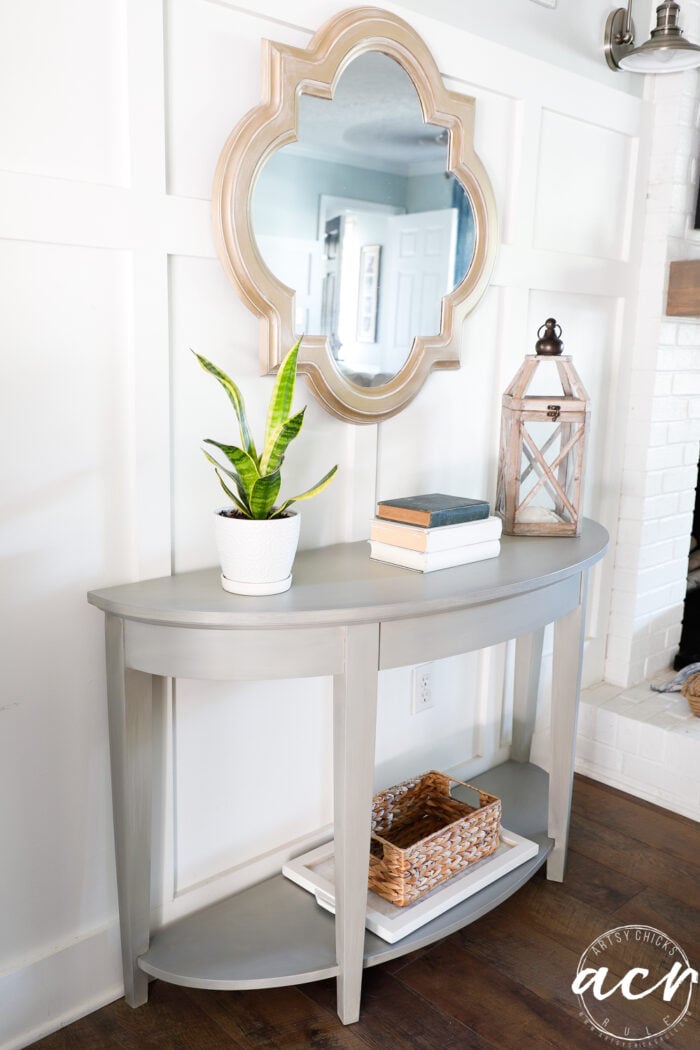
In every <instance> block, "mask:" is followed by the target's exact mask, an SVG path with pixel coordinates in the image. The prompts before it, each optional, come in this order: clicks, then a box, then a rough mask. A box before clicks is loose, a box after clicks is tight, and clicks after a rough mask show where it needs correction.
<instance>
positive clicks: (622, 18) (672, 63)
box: [604, 0, 700, 73]
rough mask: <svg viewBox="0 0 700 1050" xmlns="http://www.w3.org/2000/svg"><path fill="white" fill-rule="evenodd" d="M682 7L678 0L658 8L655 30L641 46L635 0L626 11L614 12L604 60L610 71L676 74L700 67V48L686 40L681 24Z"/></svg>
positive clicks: (667, 1) (608, 32) (607, 32)
mask: <svg viewBox="0 0 700 1050" xmlns="http://www.w3.org/2000/svg"><path fill="white" fill-rule="evenodd" d="M679 11H680V6H679V5H678V4H677V3H676V2H675V0H664V2H663V3H662V4H660V5H659V6H658V7H657V8H656V29H652V31H651V37H650V38H649V40H647V42H646V43H645V44H642V45H641V46H640V47H635V46H634V23H633V22H632V0H628V4H627V10H625V8H624V7H618V9H617V10H616V11H611V13H610V14H609V15H608V20H607V22H606V24H605V41H604V49H605V58H606V60H607V63H608V65H609V66H610V68H611V69H615V70H618V69H625V70H628V71H629V72H632V73H677V72H678V70H680V69H693V68H694V67H695V66H700V47H698V46H697V45H696V44H691V43H690V42H689V41H688V40H685V39H684V37H683V31H682V29H681V28H680V27H679V25H678V13H679Z"/></svg>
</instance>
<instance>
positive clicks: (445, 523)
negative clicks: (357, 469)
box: [369, 492, 502, 572]
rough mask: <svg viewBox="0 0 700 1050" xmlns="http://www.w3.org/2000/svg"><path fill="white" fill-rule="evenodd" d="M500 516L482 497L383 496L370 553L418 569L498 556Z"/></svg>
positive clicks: (430, 570)
mask: <svg viewBox="0 0 700 1050" xmlns="http://www.w3.org/2000/svg"><path fill="white" fill-rule="evenodd" d="M501 525H502V523H501V519H500V518H496V517H491V516H489V505H488V503H486V502H485V501H484V500H479V499H467V498H466V497H464V496H446V495H444V494H443V493H441V492H432V493H429V494H427V495H423V496H406V497H404V498H403V499H390V500H383V501H382V502H381V503H379V504H378V505H377V516H376V518H375V519H374V520H373V521H372V523H371V526H370V539H369V542H370V557H371V558H373V559H374V560H375V561H384V562H389V563H390V564H392V565H403V566H405V567H406V568H407V569H415V570H417V571H418V572H434V571H435V570H436V569H448V568H450V567H451V566H453V565H467V564H468V563H469V562H476V561H485V560H486V559H487V558H496V557H498V555H499V553H500V549H501V543H500V538H501Z"/></svg>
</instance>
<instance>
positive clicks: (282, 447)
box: [260, 406, 306, 474]
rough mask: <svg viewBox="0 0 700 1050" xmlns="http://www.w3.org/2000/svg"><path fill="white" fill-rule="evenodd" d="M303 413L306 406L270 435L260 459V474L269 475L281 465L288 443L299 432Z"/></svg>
mask: <svg viewBox="0 0 700 1050" xmlns="http://www.w3.org/2000/svg"><path fill="white" fill-rule="evenodd" d="M304 412H306V406H304V408H302V410H301V412H297V414H296V415H295V416H292V417H291V418H290V419H287V420H285V422H284V423H282V425H281V426H279V427H278V428H277V430H275V431H273V433H272V434H271V435H270V438H269V444H267V445H266V446H265V449H264V451H263V454H262V457H261V459H260V473H261V474H270V473H271V472H272V471H273V470H277V468H278V467H280V466H281V465H282V460H283V459H284V454H285V452H286V451H287V446H288V445H289V442H290V441H292V440H293V439H294V438H295V437H296V436H297V434H298V433H299V431H300V430H301V424H302V423H303V422H304Z"/></svg>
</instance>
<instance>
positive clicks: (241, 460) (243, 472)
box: [204, 438, 269, 492]
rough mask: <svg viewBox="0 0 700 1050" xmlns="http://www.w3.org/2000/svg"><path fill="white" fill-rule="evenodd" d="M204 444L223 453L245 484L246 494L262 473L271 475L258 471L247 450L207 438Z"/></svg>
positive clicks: (266, 471)
mask: <svg viewBox="0 0 700 1050" xmlns="http://www.w3.org/2000/svg"><path fill="white" fill-rule="evenodd" d="M204 442H205V444H207V445H213V446H214V447H215V448H218V449H220V450H221V451H222V452H223V454H224V455H225V456H226V458H227V460H228V461H229V463H231V464H232V465H233V468H234V470H235V472H236V474H238V476H239V478H240V480H241V482H242V483H243V487H244V489H245V491H246V492H250V490H251V488H252V487H253V485H254V484H255V482H256V481H257V480H258V478H259V477H260V475H261V473H262V474H268V473H269V471H268V470H264V471H260V470H258V464H257V463H256V461H255V460H254V459H253V458H252V457H251V456H249V455H248V453H247V452H246V451H245V449H242V448H239V447H238V446H237V445H224V444H222V443H221V442H220V441H214V439H213V438H205V439H204Z"/></svg>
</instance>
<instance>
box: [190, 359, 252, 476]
mask: <svg viewBox="0 0 700 1050" xmlns="http://www.w3.org/2000/svg"><path fill="white" fill-rule="evenodd" d="M192 353H193V354H194V356H195V357H196V358H197V360H198V361H199V363H200V365H201V366H202V368H203V369H204V371H205V372H209V374H210V375H212V376H214V378H215V379H217V380H218V381H219V383H221V385H222V387H223V388H224V390H225V391H226V393H227V394H228V397H229V400H230V402H231V404H232V405H233V408H234V411H235V413H236V417H237V419H238V428H239V430H240V432H241V442H242V443H243V447H244V449H245V450H246V452H247V453H248V455H249V456H251V457H252V458H253V459H255V460H257V458H258V454H257V452H256V451H255V442H254V441H253V436H252V434H251V433H250V427H249V425H248V417H247V415H246V410H245V403H244V401H243V394H242V393H241V392H240V390H239V389H238V387H237V386H236V384H235V383H234V381H233V380H232V379H230V378H229V377H228V376H227V375H226V373H225V372H222V371H221V369H220V368H217V367H216V365H215V364H212V362H211V361H208V360H207V359H206V357H202V355H201V354H198V353H196V352H195V351H194V350H193V351H192Z"/></svg>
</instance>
